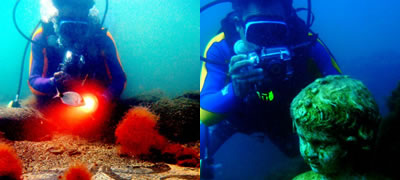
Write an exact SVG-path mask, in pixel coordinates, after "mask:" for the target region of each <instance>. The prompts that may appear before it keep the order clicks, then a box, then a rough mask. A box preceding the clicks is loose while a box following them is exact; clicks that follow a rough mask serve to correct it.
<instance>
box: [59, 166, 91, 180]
mask: <svg viewBox="0 0 400 180" xmlns="http://www.w3.org/2000/svg"><path fill="white" fill-rule="evenodd" d="M91 178H92V173H90V171H89V170H88V169H87V167H86V166H85V165H83V164H75V165H73V166H71V167H70V168H69V169H68V170H67V171H66V172H65V173H64V179H65V180H90V179H91Z"/></svg>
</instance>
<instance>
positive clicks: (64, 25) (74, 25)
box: [59, 20, 89, 38]
mask: <svg viewBox="0 0 400 180" xmlns="http://www.w3.org/2000/svg"><path fill="white" fill-rule="evenodd" d="M59 34H60V36H62V37H69V38H82V37H86V36H88V34H89V23H88V22H86V21H74V20H62V21H60V24H59Z"/></svg>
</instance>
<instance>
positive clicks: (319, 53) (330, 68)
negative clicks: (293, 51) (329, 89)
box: [311, 39, 342, 76]
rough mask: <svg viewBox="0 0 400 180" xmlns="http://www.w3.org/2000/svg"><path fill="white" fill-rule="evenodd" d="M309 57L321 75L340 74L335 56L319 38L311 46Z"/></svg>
mask: <svg viewBox="0 0 400 180" xmlns="http://www.w3.org/2000/svg"><path fill="white" fill-rule="evenodd" d="M311 57H312V59H313V60H314V62H315V63H316V65H317V67H318V69H319V72H320V74H321V75H322V76H327V75H332V74H342V70H341V69H340V68H339V66H338V64H337V63H336V60H335V58H334V57H333V55H332V54H331V52H330V51H329V49H328V48H327V46H326V45H325V44H324V43H323V42H322V41H321V40H320V39H317V42H316V43H315V44H314V45H313V46H312V47H311Z"/></svg>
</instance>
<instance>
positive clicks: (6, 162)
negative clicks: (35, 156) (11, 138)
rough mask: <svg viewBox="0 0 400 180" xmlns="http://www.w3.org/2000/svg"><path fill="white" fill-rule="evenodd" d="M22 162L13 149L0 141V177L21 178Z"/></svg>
mask: <svg viewBox="0 0 400 180" xmlns="http://www.w3.org/2000/svg"><path fill="white" fill-rule="evenodd" d="M21 176H22V163H21V160H20V159H19V158H18V156H17V154H16V153H15V151H14V149H13V148H12V147H11V146H9V145H7V144H3V143H0V178H8V179H22V178H21Z"/></svg>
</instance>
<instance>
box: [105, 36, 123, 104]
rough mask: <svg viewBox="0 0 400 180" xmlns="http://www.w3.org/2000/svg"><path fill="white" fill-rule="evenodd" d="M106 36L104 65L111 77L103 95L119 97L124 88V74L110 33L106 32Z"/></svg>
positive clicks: (113, 97)
mask: <svg viewBox="0 0 400 180" xmlns="http://www.w3.org/2000/svg"><path fill="white" fill-rule="evenodd" d="M107 37H108V38H107V39H106V42H105V56H106V62H105V65H106V68H107V71H108V72H107V73H109V77H110V79H111V84H110V85H109V86H108V88H107V90H106V92H105V94H104V95H106V96H107V98H111V99H116V98H119V97H120V95H121V93H122V92H123V90H124V89H125V86H126V75H125V72H124V70H123V68H122V64H121V60H120V58H119V54H118V51H117V47H116V44H115V41H114V39H113V37H112V35H111V33H109V32H107Z"/></svg>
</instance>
